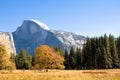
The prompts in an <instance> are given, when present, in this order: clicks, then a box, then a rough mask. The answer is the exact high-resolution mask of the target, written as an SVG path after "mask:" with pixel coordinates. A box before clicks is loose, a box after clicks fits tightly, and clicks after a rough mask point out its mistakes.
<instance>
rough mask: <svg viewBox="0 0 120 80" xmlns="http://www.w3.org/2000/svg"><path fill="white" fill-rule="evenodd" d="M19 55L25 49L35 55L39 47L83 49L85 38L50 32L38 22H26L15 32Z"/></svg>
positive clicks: (61, 32) (14, 36)
mask: <svg viewBox="0 0 120 80" xmlns="http://www.w3.org/2000/svg"><path fill="white" fill-rule="evenodd" d="M13 38H14V42H15V47H16V51H17V53H19V51H20V50H21V49H22V48H24V49H25V50H26V51H28V52H29V53H30V54H32V55H33V53H34V50H35V48H36V47H38V46H39V45H49V46H53V47H57V46H59V45H60V46H61V47H62V48H63V49H66V48H67V49H68V50H69V49H70V47H71V46H74V47H75V48H76V47H82V45H83V43H84V42H85V37H84V36H80V35H76V34H74V33H70V32H63V31H56V30H50V29H49V28H48V26H47V25H45V24H44V23H42V22H39V21H36V20H33V19H32V20H24V21H23V24H22V25H21V26H20V27H18V29H17V30H16V31H15V32H13Z"/></svg>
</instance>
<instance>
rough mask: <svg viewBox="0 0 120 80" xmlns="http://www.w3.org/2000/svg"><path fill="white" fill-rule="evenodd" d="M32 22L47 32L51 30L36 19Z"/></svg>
mask: <svg viewBox="0 0 120 80" xmlns="http://www.w3.org/2000/svg"><path fill="white" fill-rule="evenodd" d="M30 21H32V22H34V23H36V24H38V25H39V26H40V27H42V28H43V29H45V30H50V29H49V28H48V26H47V25H46V24H44V23H42V22H40V21H37V20H35V19H30Z"/></svg>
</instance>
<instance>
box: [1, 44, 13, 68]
mask: <svg viewBox="0 0 120 80" xmlns="http://www.w3.org/2000/svg"><path fill="white" fill-rule="evenodd" d="M6 69H7V70H12V69H15V64H14V63H13V62H12V61H11V60H10V55H9V54H7V50H6V47H5V46H4V45H3V44H1V43H0V70H6Z"/></svg>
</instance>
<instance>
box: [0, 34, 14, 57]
mask: <svg viewBox="0 0 120 80" xmlns="http://www.w3.org/2000/svg"><path fill="white" fill-rule="evenodd" d="M0 44H3V45H5V47H6V50H7V54H9V55H10V54H11V53H14V54H16V49H15V46H14V41H13V36H12V33H9V32H0Z"/></svg>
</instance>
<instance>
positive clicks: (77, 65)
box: [76, 48, 83, 69]
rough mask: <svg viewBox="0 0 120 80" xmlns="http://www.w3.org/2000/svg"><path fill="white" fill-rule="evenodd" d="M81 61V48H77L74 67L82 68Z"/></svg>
mask: <svg viewBox="0 0 120 80" xmlns="http://www.w3.org/2000/svg"><path fill="white" fill-rule="evenodd" d="M82 61H83V56H82V51H81V48H77V51H76V68H77V69H81V68H82Z"/></svg>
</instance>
